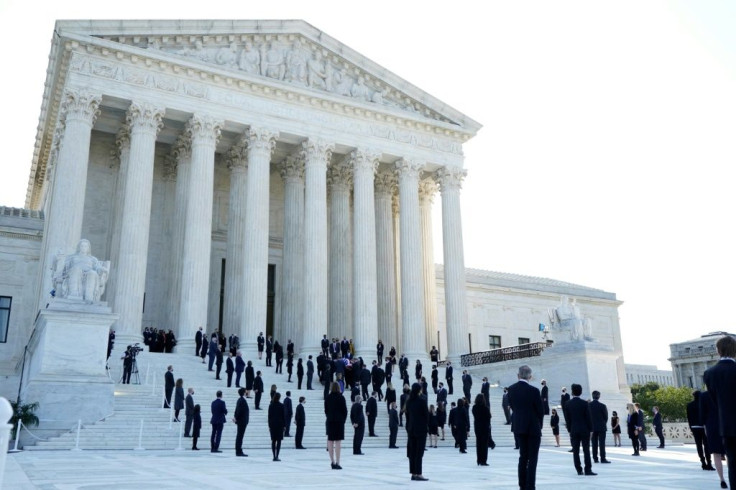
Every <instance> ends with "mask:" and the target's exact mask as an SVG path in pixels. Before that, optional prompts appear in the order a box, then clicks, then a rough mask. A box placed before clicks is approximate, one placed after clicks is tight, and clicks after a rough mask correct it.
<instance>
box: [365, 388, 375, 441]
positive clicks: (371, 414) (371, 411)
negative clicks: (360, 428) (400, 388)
mask: <svg viewBox="0 0 736 490" xmlns="http://www.w3.org/2000/svg"><path fill="white" fill-rule="evenodd" d="M377 397H378V393H376V392H375V391H374V392H373V394H372V395H371V397H370V398H368V401H367V402H366V404H365V414H366V415H367V416H368V437H378V436H377V435H376V430H375V429H376V417H378V402H377V401H376V398H377Z"/></svg>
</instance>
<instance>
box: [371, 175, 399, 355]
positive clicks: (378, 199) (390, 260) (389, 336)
mask: <svg viewBox="0 0 736 490" xmlns="http://www.w3.org/2000/svg"><path fill="white" fill-rule="evenodd" d="M396 183H397V182H396V175H394V174H393V173H389V172H379V173H378V174H377V175H376V177H375V186H376V189H375V208H376V210H375V214H376V287H377V296H378V300H377V301H378V338H379V339H380V340H382V341H383V344H384V345H385V346H386V349H387V350H386V354H388V349H390V348H391V346H392V345H393V346H396V347H397V348H398V337H397V329H396V318H397V315H398V313H397V310H396V270H395V268H396V261H395V260H394V254H395V253H396V251H395V249H396V247H395V242H394V216H393V194H394V190H395V189H396Z"/></svg>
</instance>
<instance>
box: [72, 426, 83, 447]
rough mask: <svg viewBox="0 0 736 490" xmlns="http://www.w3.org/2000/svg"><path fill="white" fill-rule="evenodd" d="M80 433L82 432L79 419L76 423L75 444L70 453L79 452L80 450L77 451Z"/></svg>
mask: <svg viewBox="0 0 736 490" xmlns="http://www.w3.org/2000/svg"><path fill="white" fill-rule="evenodd" d="M81 431H82V419H79V420H78V421H77V442H76V444H75V445H74V447H73V448H72V451H81V449H79V433H80V432H81Z"/></svg>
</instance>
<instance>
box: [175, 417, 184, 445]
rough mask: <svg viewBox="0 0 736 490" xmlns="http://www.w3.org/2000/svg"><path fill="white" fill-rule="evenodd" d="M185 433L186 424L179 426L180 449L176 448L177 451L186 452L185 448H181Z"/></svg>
mask: <svg viewBox="0 0 736 490" xmlns="http://www.w3.org/2000/svg"><path fill="white" fill-rule="evenodd" d="M183 433H184V424H182V423H180V424H179V447H177V448H176V451H182V450H184V448H183V447H181V436H182V434H183Z"/></svg>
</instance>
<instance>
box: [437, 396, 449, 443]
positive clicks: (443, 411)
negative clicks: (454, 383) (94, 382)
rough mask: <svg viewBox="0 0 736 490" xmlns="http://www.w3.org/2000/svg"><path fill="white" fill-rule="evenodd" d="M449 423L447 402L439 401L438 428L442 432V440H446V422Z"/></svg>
mask: <svg viewBox="0 0 736 490" xmlns="http://www.w3.org/2000/svg"><path fill="white" fill-rule="evenodd" d="M446 423H447V403H445V402H439V403H437V428H438V429H439V433H440V441H444V440H445V424H446Z"/></svg>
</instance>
